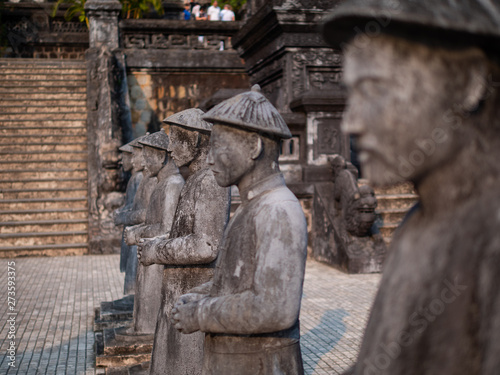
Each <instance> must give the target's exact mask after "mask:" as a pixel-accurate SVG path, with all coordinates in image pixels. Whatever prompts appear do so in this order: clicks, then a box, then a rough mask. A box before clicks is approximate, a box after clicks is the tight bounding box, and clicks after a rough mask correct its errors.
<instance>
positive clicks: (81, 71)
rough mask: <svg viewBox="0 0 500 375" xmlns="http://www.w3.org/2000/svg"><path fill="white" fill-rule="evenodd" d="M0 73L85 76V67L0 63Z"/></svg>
mask: <svg viewBox="0 0 500 375" xmlns="http://www.w3.org/2000/svg"><path fill="white" fill-rule="evenodd" d="M0 74H18V75H24V76H27V75H28V76H33V75H46V76H49V77H50V76H55V75H57V76H61V75H80V76H82V77H86V76H87V69H85V68H80V67H75V68H47V67H31V68H26V67H21V66H18V67H15V66H3V65H0Z"/></svg>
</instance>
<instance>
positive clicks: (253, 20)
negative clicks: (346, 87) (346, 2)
mask: <svg viewBox="0 0 500 375" xmlns="http://www.w3.org/2000/svg"><path fill="white" fill-rule="evenodd" d="M336 3H337V1H331V0H329V1H312V0H270V1H263V0H249V1H248V3H247V12H248V13H247V14H248V18H247V19H246V22H245V24H244V26H243V27H242V29H241V30H240V32H239V33H238V34H237V35H236V36H235V37H233V46H234V47H235V48H237V49H238V52H239V54H240V56H241V57H242V58H243V59H244V60H245V65H246V69H247V71H248V72H249V75H250V80H251V82H252V83H254V84H255V83H257V84H259V85H260V86H261V88H262V91H263V93H264V94H265V95H266V97H267V98H268V99H269V100H270V101H271V102H272V103H273V104H274V105H275V106H276V108H278V110H279V111H280V113H281V114H282V115H283V117H284V118H285V120H286V121H287V123H288V125H289V128H290V130H291V131H292V134H293V136H294V138H293V141H294V145H293V146H292V148H290V149H289V147H288V145H286V147H284V148H283V154H282V159H280V166H281V169H282V171H283V172H284V175H285V178H286V181H287V185H288V186H289V187H290V188H291V190H292V191H293V192H294V193H296V194H297V195H312V192H313V190H314V184H315V183H316V182H323V181H326V180H330V179H331V174H330V171H329V165H328V156H329V155H333V154H336V153H339V154H341V155H342V156H344V157H345V158H346V159H347V160H349V158H350V157H349V145H348V139H346V137H343V136H342V135H341V134H340V131H339V130H340V129H339V125H340V119H341V116H342V110H343V106H344V102H345V93H344V92H343V91H342V89H341V87H340V77H341V53H340V51H336V50H334V49H332V48H330V47H329V46H328V45H326V43H325V42H324V41H323V40H322V38H321V36H320V35H319V34H318V32H317V24H318V23H319V21H320V19H321V18H322V17H323V15H324V12H325V11H326V10H329V9H331V7H333V6H334V5H335V4H336ZM333 91H335V94H333V95H332V92H333ZM331 104H333V106H331ZM299 114H300V115H301V116H297V115H299ZM289 119H291V120H293V121H292V122H288V120H289ZM300 119H302V122H301V123H298V122H297V120H300ZM294 146H297V148H298V150H293V147H294ZM285 148H286V150H285ZM285 151H286V153H285Z"/></svg>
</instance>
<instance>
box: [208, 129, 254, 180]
mask: <svg viewBox="0 0 500 375" xmlns="http://www.w3.org/2000/svg"><path fill="white" fill-rule="evenodd" d="M251 137H252V133H249V132H246V131H244V130H239V129H234V128H231V127H229V126H224V125H218V124H215V125H214V127H213V129H212V134H211V136H210V152H209V153H208V157H207V164H208V165H209V166H210V169H211V170H212V172H213V174H214V176H215V180H216V181H217V184H219V186H222V187H228V186H231V185H237V184H238V183H239V181H240V180H241V178H242V177H243V176H245V175H246V174H247V173H248V171H250V170H251V168H252V167H253V165H254V161H253V160H252V158H251V147H252V146H251V143H252V139H251Z"/></svg>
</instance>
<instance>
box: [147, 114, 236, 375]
mask: <svg viewBox="0 0 500 375" xmlns="http://www.w3.org/2000/svg"><path fill="white" fill-rule="evenodd" d="M202 114H203V111H201V110H199V109H188V110H185V111H182V112H179V113H177V114H175V115H172V116H170V117H168V118H167V119H166V120H165V122H166V123H167V124H169V125H170V132H169V137H170V143H169V146H168V149H169V151H170V152H171V154H172V158H173V159H174V161H175V164H176V165H177V166H178V167H179V168H181V167H188V168H189V173H190V174H189V176H188V177H187V178H186V183H185V185H184V187H183V188H182V191H181V196H180V199H179V203H178V205H177V210H176V213H175V218H174V223H173V225H172V229H171V231H170V233H169V234H168V235H166V236H162V237H156V238H154V239H150V240H141V242H140V244H139V246H138V256H139V259H140V262H141V263H142V264H143V265H144V266H149V265H151V264H163V265H165V271H164V273H163V286H162V291H161V293H162V302H161V308H160V311H159V313H158V322H157V326H156V331H155V340H154V345H153V355H152V358H151V374H162V375H163V374H167V373H171V374H190V375H198V374H200V372H201V364H202V357H203V335H202V334H201V333H197V334H193V335H189V336H185V335H181V334H180V333H179V332H178V331H177V330H176V329H175V328H174V327H173V325H172V324H171V323H170V319H171V310H172V307H173V306H174V303H175V301H176V300H177V299H178V298H179V297H180V296H181V295H182V294H184V293H186V292H187V291H188V290H190V289H192V288H194V287H195V286H198V285H200V284H203V283H205V282H207V281H208V280H210V278H211V277H212V275H213V267H214V265H215V264H214V263H215V262H214V261H215V259H216V257H217V251H218V247H219V241H220V239H221V237H222V233H223V231H224V228H225V226H226V223H227V220H228V216H229V206H230V200H229V199H230V192H229V189H225V188H221V187H219V186H218V185H217V183H216V182H215V179H214V175H213V174H212V172H211V171H210V169H208V167H207V164H206V158H207V154H208V148H209V135H210V132H211V130H212V125H211V124H209V123H208V122H206V121H203V120H202V119H201V115H202Z"/></svg>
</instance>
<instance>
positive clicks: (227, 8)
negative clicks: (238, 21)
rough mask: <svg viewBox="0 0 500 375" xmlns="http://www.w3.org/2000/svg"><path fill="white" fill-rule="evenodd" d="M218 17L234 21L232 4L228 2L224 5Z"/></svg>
mask: <svg viewBox="0 0 500 375" xmlns="http://www.w3.org/2000/svg"><path fill="white" fill-rule="evenodd" d="M220 17H221V20H222V21H234V20H235V17H234V12H233V9H232V6H231V5H229V4H226V5H224V9H223V10H222V11H221V12H220Z"/></svg>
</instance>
